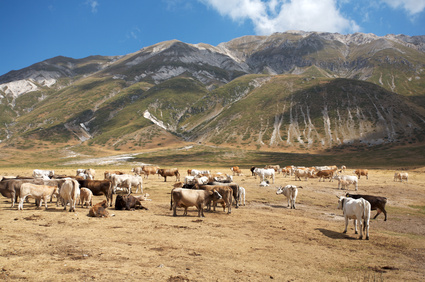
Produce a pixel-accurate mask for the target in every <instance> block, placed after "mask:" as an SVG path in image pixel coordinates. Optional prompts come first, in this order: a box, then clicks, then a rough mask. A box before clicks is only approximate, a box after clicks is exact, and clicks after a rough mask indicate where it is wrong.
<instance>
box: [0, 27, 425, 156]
mask: <svg viewBox="0 0 425 282" xmlns="http://www.w3.org/2000/svg"><path fill="white" fill-rule="evenodd" d="M424 69H425V36H416V37H409V36H405V35H397V36H396V35H387V36H384V37H378V36H375V35H373V34H362V33H356V34H350V35H340V34H332V33H316V32H302V31H292V32H287V33H276V34H273V35H270V36H245V37H241V38H237V39H234V40H232V41H229V42H226V43H222V44H220V45H218V46H211V45H208V44H196V45H193V44H186V43H183V42H180V41H177V40H173V41H167V42H161V43H158V44H155V45H153V46H149V47H145V48H143V49H141V50H139V51H137V52H135V53H132V54H128V55H125V56H113V57H102V56H91V57H88V58H84V59H72V58H66V57H56V58H52V59H49V60H46V61H43V62H40V63H37V64H34V65H32V66H29V67H27V68H24V69H22V70H17V71H11V72H9V73H7V74H6V75H3V76H1V77H0V109H1V111H0V121H1V123H0V140H1V143H2V144H3V145H6V146H10V147H16V148H32V147H37V146H38V147H40V146H41V147H43V146H49V144H64V145H65V144H77V143H83V144H87V145H98V146H105V147H109V148H115V149H119V148H123V149H124V148H127V149H128V148H149V147H153V146H160V145H163V144H164V143H170V142H171V143H173V142H174V143H179V142H180V143H184V142H201V143H206V144H214V145H221V146H239V147H247V148H264V149H273V148H275V149H279V150H292V149H296V150H317V151H320V150H324V149H331V148H349V147H352V148H355V147H357V146H378V145H382V144H393V145H410V144H416V143H421V142H423V141H424V136H425V135H424V133H425V98H424V97H425V77H424Z"/></svg>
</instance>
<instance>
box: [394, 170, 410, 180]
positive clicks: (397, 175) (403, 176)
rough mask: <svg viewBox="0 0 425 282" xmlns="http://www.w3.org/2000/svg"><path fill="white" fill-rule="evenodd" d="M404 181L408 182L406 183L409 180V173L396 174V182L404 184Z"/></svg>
mask: <svg viewBox="0 0 425 282" xmlns="http://www.w3.org/2000/svg"><path fill="white" fill-rule="evenodd" d="M403 179H404V180H406V182H407V181H408V180H409V174H408V173H407V172H396V173H394V181H398V180H400V181H401V182H403Z"/></svg>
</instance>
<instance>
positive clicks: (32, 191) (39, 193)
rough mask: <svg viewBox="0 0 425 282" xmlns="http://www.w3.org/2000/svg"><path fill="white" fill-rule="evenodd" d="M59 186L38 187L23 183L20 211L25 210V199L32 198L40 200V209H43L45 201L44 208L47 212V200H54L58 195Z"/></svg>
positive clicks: (20, 195)
mask: <svg viewBox="0 0 425 282" xmlns="http://www.w3.org/2000/svg"><path fill="white" fill-rule="evenodd" d="M58 191H59V189H58V187H57V186H48V185H37V184H32V183H23V184H22V185H21V188H20V194H19V197H20V201H19V205H18V210H23V209H24V201H25V198H26V197H28V196H30V197H32V198H34V199H36V200H39V204H38V208H40V207H41V202H42V201H44V206H45V208H46V210H47V200H48V199H49V198H52V197H53V195H58Z"/></svg>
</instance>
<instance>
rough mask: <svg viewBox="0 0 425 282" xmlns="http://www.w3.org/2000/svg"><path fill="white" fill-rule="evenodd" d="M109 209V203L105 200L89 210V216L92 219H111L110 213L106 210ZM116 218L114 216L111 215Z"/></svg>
mask: <svg viewBox="0 0 425 282" xmlns="http://www.w3.org/2000/svg"><path fill="white" fill-rule="evenodd" d="M107 207H108V203H107V201H106V200H103V201H102V202H100V203H97V204H95V205H94V206H93V207H91V208H90V210H89V216H91V217H109V212H108V210H107V209H106V208H107ZM111 216H114V214H111Z"/></svg>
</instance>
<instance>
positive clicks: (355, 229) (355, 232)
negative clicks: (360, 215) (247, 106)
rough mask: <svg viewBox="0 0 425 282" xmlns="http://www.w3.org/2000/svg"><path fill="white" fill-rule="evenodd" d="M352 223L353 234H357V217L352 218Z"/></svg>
mask: <svg viewBox="0 0 425 282" xmlns="http://www.w3.org/2000/svg"><path fill="white" fill-rule="evenodd" d="M353 224H354V234H359V232H358V231H357V219H354V220H353Z"/></svg>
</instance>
